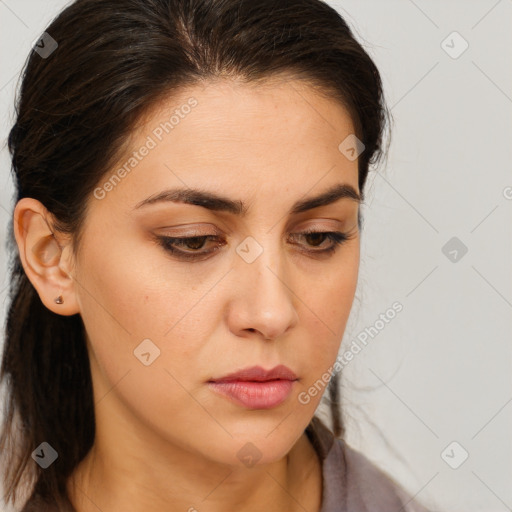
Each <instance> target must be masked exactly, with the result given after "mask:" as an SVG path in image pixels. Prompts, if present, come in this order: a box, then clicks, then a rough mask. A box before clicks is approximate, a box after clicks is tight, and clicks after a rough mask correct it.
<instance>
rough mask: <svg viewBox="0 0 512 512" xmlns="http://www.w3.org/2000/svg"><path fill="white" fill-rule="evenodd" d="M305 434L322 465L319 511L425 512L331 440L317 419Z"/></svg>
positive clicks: (379, 473)
mask: <svg viewBox="0 0 512 512" xmlns="http://www.w3.org/2000/svg"><path fill="white" fill-rule="evenodd" d="M306 434H307V436H308V438H309V439H310V441H311V443H312V444H313V446H314V447H315V449H316V451H317V453H318V455H319V457H320V460H321V462H322V477H323V496H322V508H321V510H320V512H429V511H428V510H427V509H426V508H425V507H424V506H423V505H422V504H420V503H419V502H417V501H416V500H414V499H413V498H412V497H411V496H409V495H408V494H407V492H406V491H405V490H404V489H403V488H402V487H401V486H400V485H399V484H398V483H397V482H396V481H394V480H393V479H392V478H391V477H390V476H389V475H388V474H387V473H385V472H384V471H383V470H381V469H379V468H378V467H377V466H375V465H374V464H373V463H372V462H371V461H370V460H369V459H368V458H366V457H365V456H364V455H363V454H362V453H360V452H358V451H356V450H355V449H353V448H351V447H350V446H349V445H348V444H347V443H346V442H345V441H344V440H343V439H337V438H335V437H334V435H333V433H332V432H331V430H330V429H329V428H327V426H326V425H324V424H323V423H322V421H321V420H320V419H319V418H318V417H316V416H315V417H313V419H312V421H311V422H310V424H309V425H308V427H307V428H306Z"/></svg>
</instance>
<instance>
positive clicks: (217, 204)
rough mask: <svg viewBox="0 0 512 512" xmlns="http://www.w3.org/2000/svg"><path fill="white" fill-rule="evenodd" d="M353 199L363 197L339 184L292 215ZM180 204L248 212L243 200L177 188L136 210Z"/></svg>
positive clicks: (302, 203) (297, 206)
mask: <svg viewBox="0 0 512 512" xmlns="http://www.w3.org/2000/svg"><path fill="white" fill-rule="evenodd" d="M345 198H347V199H351V200H353V201H357V202H358V203H360V202H361V201H362V198H361V196H360V195H359V193H358V192H357V190H356V189H355V188H354V187H352V185H349V184H348V183H339V184H337V185H334V186H332V187H330V188H328V189H327V190H326V191H324V192H322V193H321V194H319V195H316V196H314V197H308V198H306V199H301V200H299V201H297V202H295V203H294V204H293V206H292V207H291V209H290V212H289V213H290V214H292V215H293V214H298V213H302V212H305V211H308V210H312V209H313V208H318V207H320V206H326V205H329V204H331V203H334V202H336V201H338V200H339V199H345ZM169 201H170V202H178V203H185V204H191V205H195V206H202V207H203V208H207V209H208V210H214V211H219V212H227V213H231V214H233V215H239V216H245V215H246V214H247V212H248V207H247V205H246V204H245V203H244V202H243V201H241V200H233V199H229V198H227V197H224V196H221V195H218V194H215V193H213V192H207V191H204V190H198V189H192V188H175V189H169V190H164V191H163V192H159V193H158V194H156V195H152V196H150V197H148V198H146V199H144V200H143V201H141V202H139V203H137V205H136V206H135V207H134V210H135V209H138V208H142V207H144V206H149V205H152V204H155V203H160V202H169Z"/></svg>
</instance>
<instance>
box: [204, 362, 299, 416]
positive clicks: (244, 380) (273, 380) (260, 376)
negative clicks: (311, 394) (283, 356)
mask: <svg viewBox="0 0 512 512" xmlns="http://www.w3.org/2000/svg"><path fill="white" fill-rule="evenodd" d="M296 380H297V376H296V375H295V373H293V371H292V370H290V369H289V368H288V367H286V366H284V365H279V366H276V367H275V368H272V369H271V370H265V369H264V368H262V367H261V366H253V367H251V368H245V369H243V370H240V371H237V372H235V373H231V374H229V375H225V376H224V377H221V378H216V379H212V380H210V381H208V385H209V387H210V388H211V389H212V390H213V391H215V392H216V393H219V394H220V395H223V396H225V397H227V398H229V399H230V400H231V401H232V402H234V403H236V404H238V405H242V406H243V407H246V408H248V409H270V408H273V407H277V406H278V405H280V404H282V403H283V402H284V401H285V400H286V399H287V398H288V396H289V395H290V393H291V391H292V388H293V384H294V382H295V381H296Z"/></svg>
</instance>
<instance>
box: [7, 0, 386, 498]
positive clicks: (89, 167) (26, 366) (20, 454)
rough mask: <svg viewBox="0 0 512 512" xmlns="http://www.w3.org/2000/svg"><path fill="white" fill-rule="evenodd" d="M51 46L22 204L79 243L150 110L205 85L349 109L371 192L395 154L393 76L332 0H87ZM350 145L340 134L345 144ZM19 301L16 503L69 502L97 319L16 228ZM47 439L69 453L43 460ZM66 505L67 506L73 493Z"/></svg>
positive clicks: (36, 98) (12, 375) (11, 470)
mask: <svg viewBox="0 0 512 512" xmlns="http://www.w3.org/2000/svg"><path fill="white" fill-rule="evenodd" d="M45 33H46V34H47V35H45V36H44V37H45V38H46V41H47V42H48V41H50V42H51V40H50V39H49V38H48V36H50V37H51V39H53V40H54V41H56V43H57V46H56V47H55V44H53V46H51V45H50V46H47V47H46V48H48V49H49V50H50V49H51V48H53V50H52V51H51V53H50V54H48V55H45V56H43V55H42V54H41V52H38V51H35V49H34V50H33V51H32V52H31V54H30V55H29V56H28V58H27V61H26V63H25V66H24V69H23V73H22V77H21V78H22V80H21V87H20V88H19V89H18V91H17V99H16V121H15V124H14V126H13V127H12V129H11V131H10V133H9V138H8V145H9V150H10V153H11V157H12V169H13V176H14V183H15V187H16V198H15V199H16V202H17V201H19V200H20V199H21V198H24V197H31V198H34V199H37V200H39V201H40V202H41V203H43V204H44V205H45V207H46V208H47V209H48V210H49V212H51V214H52V215H53V218H54V219H55V222H56V223H55V226H54V227H55V229H56V230H59V231H61V232H63V233H67V234H70V235H71V236H72V248H73V250H74V251H76V252H77V251H78V250H79V245H80V233H81V230H82V227H83V223H84V219H85V218H86V210H85V204H86V201H87V199H88V197H90V194H91V193H92V192H93V190H94V188H95V187H96V186H97V184H98V183H99V182H100V181H101V179H102V177H103V176H104V175H105V174H106V173H107V172H108V169H109V168H110V166H112V165H113V163H114V162H115V161H116V159H117V158H118V156H119V154H120V151H121V150H122V149H123V143H124V142H125V141H126V139H127V138H128V135H129V133H130V131H131V130H132V129H133V127H134V126H135V125H136V123H137V121H138V120H139V119H141V116H143V115H144V113H145V112H147V111H148V109H149V108H151V106H153V105H155V104H156V103H157V102H158V101H159V100H160V99H162V98H163V97H164V96H165V95H168V94H172V92H174V91H177V90H178V88H186V87H187V86H188V85H194V84H196V83H198V82H199V81H204V80H208V79H213V78H217V77H226V76H229V77H236V78H237V79H240V80H244V81H247V82H253V83H254V82H258V81H264V80H265V79H267V78H269V77H271V76H272V75H274V74H276V73H280V72H288V73H290V74H291V76H294V77H296V78H298V79H303V80H306V81H307V83H309V84H310V85H312V86H314V87H316V88H317V90H318V91H319V92H321V93H322V94H325V95H326V96H328V97H329V98H333V99H335V100H338V101H340V102H341V103H342V104H343V105H344V106H345V107H346V108H347V109H348V111H349V113H350V115H351V118H352V121H353V123H354V127H355V134H356V136H357V137H358V138H359V139H360V140H361V141H362V142H363V143H364V145H365V149H364V151H363V152H362V153H361V155H360V156H359V159H358V172H359V174H358V179H359V188H360V192H361V194H363V191H364V185H365V182H366V178H367V175H368V171H369V169H370V167H371V165H373V164H377V163H378V161H379V160H380V158H381V156H382V155H383V154H385V151H384V150H383V148H382V146H383V140H384V137H383V134H384V131H385V127H386V126H388V125H389V123H388V122H387V121H388V118H389V112H388V110H387V108H386V105H385V102H384V96H383V88H382V83H381V77H380V75H379V72H378V70H377V67H376V66H375V64H374V62H373V61H372V59H371V58H370V56H369V55H368V54H367V52H366V51H365V50H364V49H363V47H362V46H361V44H359V43H358V42H357V40H356V39H355V37H354V35H353V33H352V32H351V30H350V28H349V27H348V26H347V24H346V22H345V21H344V19H343V18H342V17H341V16H340V15H339V14H338V13H337V12H336V11H335V10H334V9H333V8H332V7H330V6H328V5H327V4H326V3H324V2H322V1H320V0H293V1H291V0H279V1H276V0H78V1H76V2H74V3H72V4H71V5H69V6H68V7H67V8H65V9H64V10H63V11H62V12H61V13H60V14H59V15H58V16H57V17H56V18H55V19H54V20H53V21H52V22H51V24H50V25H49V26H48V27H47V29H46V31H45ZM340 142H341V141H340ZM8 249H9V250H10V252H11V261H10V289H9V303H8V312H7V321H6V331H5V345H4V350H3V359H2V366H1V368H0V383H2V385H3V386H4V394H5V405H4V422H3V425H2V430H1V432H0V453H1V456H2V462H3V468H5V469H4V470H3V486H4V494H5V500H6V502H7V503H9V502H12V503H13V504H16V503H17V501H18V500H19V493H20V491H21V490H22V489H23V487H22V484H24V485H25V486H28V485H30V487H31V492H33V493H34V495H37V496H40V497H41V499H42V500H43V501H44V502H45V503H46V502H47V503H61V502H62V503H67V499H68V498H67V494H66V480H67V478H68V477H69V476H70V475H71V473H72V472H73V470H74V469H75V467H76V466H77V465H78V463H79V462H80V461H81V460H82V459H83V458H84V456H85V455H86V454H87V452H88V451H89V449H90V448H91V446H92V444H93V442H94V432H95V420H94V404H93V394H92V382H91V375H90V368H89V359H88V354H87V350H86V345H85V341H84V340H85V337H84V325H83V322H82V319H81V316H80V315H79V314H76V315H72V316H62V315H58V314H55V313H53V312H52V311H50V310H49V309H47V308H46V307H45V306H44V305H43V303H42V302H41V300H40V298H39V296H38V294H37V292H36V290H35V288H34V287H33V286H32V284H31V282H30V281H29V279H28V278H27V276H26V274H25V272H24V269H23V266H22V264H21V261H20V258H19V255H18V252H17V248H16V244H15V240H14V234H13V226H12V219H11V223H10V231H9V240H8ZM338 393H339V382H338V375H337V374H335V375H334V376H333V378H332V379H331V382H330V385H329V395H330V408H331V411H332V419H333V430H334V433H335V435H336V436H338V437H342V436H343V434H344V423H343V419H342V415H341V411H340V408H339V396H338ZM43 441H46V442H48V443H49V444H50V445H51V446H52V447H53V448H54V449H55V450H56V451H57V453H58V459H57V460H56V461H55V462H54V463H53V464H52V465H51V466H50V467H48V468H47V469H44V470H43V469H41V468H40V467H39V466H38V465H37V464H35V463H34V461H33V460H32V458H31V453H32V452H33V450H34V449H35V448H36V447H37V446H38V445H39V444H40V443H41V442H43ZM61 500H62V501H61Z"/></svg>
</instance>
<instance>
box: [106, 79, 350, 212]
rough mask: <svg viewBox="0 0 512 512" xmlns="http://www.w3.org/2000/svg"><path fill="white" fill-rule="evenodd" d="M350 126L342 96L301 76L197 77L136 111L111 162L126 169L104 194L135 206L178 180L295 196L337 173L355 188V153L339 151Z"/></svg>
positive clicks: (230, 191)
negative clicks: (259, 80) (199, 80)
mask: <svg viewBox="0 0 512 512" xmlns="http://www.w3.org/2000/svg"><path fill="white" fill-rule="evenodd" d="M353 129H354V128H353V123H352V120H351V118H350V116H349V114H348V112H347V110H346V109H345V108H344V107H343V105H342V104H341V103H340V102H338V101H336V100H334V99H330V98H327V97H325V96H324V95H323V94H320V93H319V92H318V91H317V90H315V89H314V88H312V87H310V86H308V84H306V83H304V82H302V81H299V80H293V79H289V78H283V77H280V78H274V79H272V80H269V81H267V82H263V83H257V84H255V83H242V82H240V81H236V80H231V79H229V80H228V79H223V80H216V81H213V82H204V83H199V84H196V85H194V86H192V87H187V88H185V89H182V90H179V91H178V92H176V93H174V94H172V95H169V96H167V97H164V98H163V99H162V100H161V101H160V102H159V103H158V104H156V105H154V106H153V108H151V109H150V110H148V111H147V112H146V113H145V114H144V116H143V117H141V119H140V122H139V123H138V125H137V127H136V128H135V129H134V130H133V131H132V133H131V134H130V136H129V137H128V139H127V141H126V146H125V150H124V151H123V153H122V155H121V158H120V159H119V161H118V162H117V164H116V165H115V166H114V167H113V169H112V170H111V173H110V176H112V175H113V174H116V171H118V170H119V169H124V171H123V172H121V174H123V178H122V179H121V180H119V182H118V183H117V184H116V185H115V186H114V187H112V188H113V189H115V190H112V192H109V199H114V197H115V196H116V197H118V198H120V197H123V202H126V203H127V204H133V205H134V204H136V203H138V202H139V201H140V200H141V199H143V198H144V197H146V196H148V195H150V194H154V193H158V192H159V191H160V190H163V189H165V188H170V187H172V186H176V185H180V186H190V187H197V185H201V186H202V187H205V188H208V189H210V190H212V191H217V192H220V191H222V193H223V195H234V196H236V197H237V198H241V196H243V195H244V194H245V196H246V197H249V195H250V194H252V193H254V191H256V190H258V191H259V192H260V194H258V195H260V196H261V194H263V197H265V193H266V192H269V193H270V192H272V193H273V194H275V193H276V192H278V191H280V192H282V193H285V192H287V191H288V192H291V193H292V194H295V195H296V194H299V195H302V194H304V193H306V192H307V190H308V189H309V188H311V187H312V186H314V184H315V183H316V182H319V181H320V180H322V181H323V183H322V189H325V188H327V187H328V186H329V185H332V184H334V183H340V182H344V183H350V184H352V186H353V187H354V188H355V189H356V190H357V189H358V186H357V183H358V180H357V161H352V160H349V159H347V158H346V157H345V155H344V154H342V152H341V151H340V150H339V145H340V143H341V142H342V141H343V140H344V139H346V137H348V136H350V135H351V134H353ZM142 153H143V154H142ZM117 174H119V172H118V173H117ZM108 179H109V174H108V173H107V175H106V177H105V178H104V180H103V181H104V182H105V181H106V180H108ZM100 185H101V184H100ZM317 192H318V189H317ZM293 199H297V198H296V197H294V198H293Z"/></svg>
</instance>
